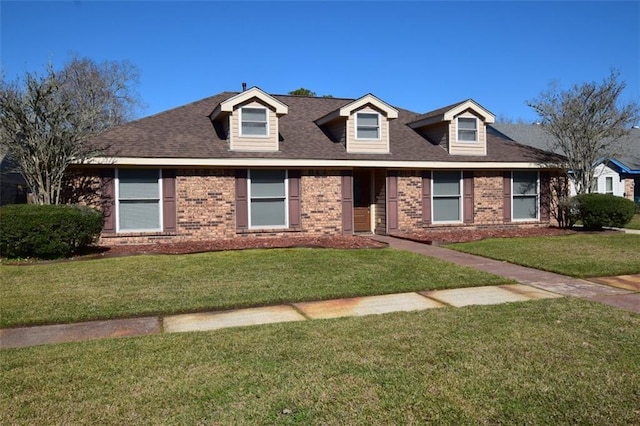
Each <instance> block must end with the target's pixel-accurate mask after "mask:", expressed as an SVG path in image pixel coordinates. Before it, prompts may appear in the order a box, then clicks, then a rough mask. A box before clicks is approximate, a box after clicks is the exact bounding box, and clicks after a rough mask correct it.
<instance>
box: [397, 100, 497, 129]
mask: <svg viewBox="0 0 640 426" xmlns="http://www.w3.org/2000/svg"><path fill="white" fill-rule="evenodd" d="M467 110H471V111H473V112H474V113H475V114H476V115H477V117H478V118H480V119H481V120H482V121H483V122H484V123H485V124H487V123H488V124H491V123H494V122H495V121H496V117H495V115H494V114H493V113H492V112H491V111H489V110H488V109H485V108H483V107H482V106H481V105H480V104H478V103H477V102H476V101H474V100H473V99H467V100H466V101H464V102H460V103H459V104H456V105H453V106H451V107H450V108H449V109H447V110H444V111H443V110H442V109H439V110H437V111H438V112H439V113H435V112H436V111H434V112H433V113H426V114H423V115H422V117H424V116H425V115H426V116H427V117H426V118H423V119H419V120H417V121H413V122H411V123H408V124H409V127H411V128H412V129H419V128H421V127H426V126H430V125H432V124H436V123H442V122H444V121H449V122H451V121H453V120H454V119H455V118H456V116H458V115H460V114H462V113H463V112H465V111H467Z"/></svg>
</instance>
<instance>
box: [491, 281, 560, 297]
mask: <svg viewBox="0 0 640 426" xmlns="http://www.w3.org/2000/svg"><path fill="white" fill-rule="evenodd" d="M499 287H500V288H503V289H505V290H509V291H513V292H515V293H518V294H522V295H523V296H527V297H528V298H530V299H553V298H558V297H563V296H562V295H560V294H556V293H552V292H550V291H546V290H542V289H539V288H535V287H531V286H529V285H525V284H508V285H501V286H499Z"/></svg>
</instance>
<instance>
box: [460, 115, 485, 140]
mask: <svg viewBox="0 0 640 426" xmlns="http://www.w3.org/2000/svg"><path fill="white" fill-rule="evenodd" d="M461 118H462V119H465V120H474V121H475V122H476V138H475V139H474V140H472V141H463V140H461V139H460V119H461ZM456 139H457V141H458V142H459V143H478V142H480V126H478V119H477V118H476V117H457V118H456Z"/></svg>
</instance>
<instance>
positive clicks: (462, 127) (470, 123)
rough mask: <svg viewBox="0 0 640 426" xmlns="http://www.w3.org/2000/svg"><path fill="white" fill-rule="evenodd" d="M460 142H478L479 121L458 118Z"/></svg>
mask: <svg viewBox="0 0 640 426" xmlns="http://www.w3.org/2000/svg"><path fill="white" fill-rule="evenodd" d="M458 141H459V142H477V141H478V120H477V119H475V118H468V117H458Z"/></svg>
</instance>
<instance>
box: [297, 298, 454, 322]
mask: <svg viewBox="0 0 640 426" xmlns="http://www.w3.org/2000/svg"><path fill="white" fill-rule="evenodd" d="M294 306H295V307H296V308H298V309H299V310H300V311H301V312H303V313H304V314H305V315H307V316H308V317H309V318H313V319H321V318H339V317H348V316H364V315H373V314H386V313H389V312H407V311H419V310H424V309H432V308H440V307H442V306H444V305H442V304H441V303H438V302H436V301H434V300H429V299H426V298H425V297H423V296H420V295H419V294H417V293H400V294H387V295H382V296H367V297H354V298H349V299H337V300H325V301H319V302H305V303H295V304H294Z"/></svg>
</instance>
